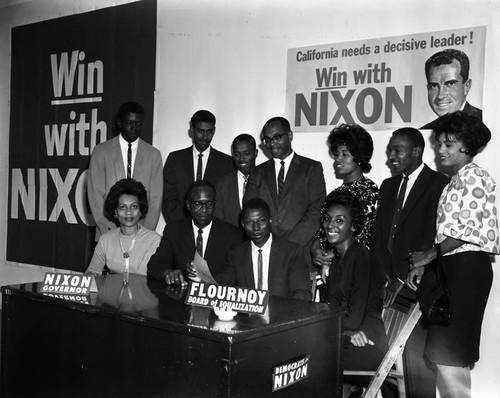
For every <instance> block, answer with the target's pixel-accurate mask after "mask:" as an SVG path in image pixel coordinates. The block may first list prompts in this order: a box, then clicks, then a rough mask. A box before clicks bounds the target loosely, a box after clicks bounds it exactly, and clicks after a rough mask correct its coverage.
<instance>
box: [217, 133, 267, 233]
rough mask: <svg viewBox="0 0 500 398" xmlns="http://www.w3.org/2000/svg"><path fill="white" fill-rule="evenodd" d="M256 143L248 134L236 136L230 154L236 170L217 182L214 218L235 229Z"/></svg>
mask: <svg viewBox="0 0 500 398" xmlns="http://www.w3.org/2000/svg"><path fill="white" fill-rule="evenodd" d="M258 152H259V151H258V149H257V143H256V142H255V138H253V137H252V136H251V135H249V134H240V135H238V136H237V137H236V138H235V139H234V140H233V143H232V145H231V154H232V155H233V162H234V165H235V166H236V169H237V170H234V171H232V172H230V173H229V174H226V175H225V176H223V177H221V178H220V179H219V181H217V185H216V186H215V188H216V190H217V207H216V208H215V216H216V217H218V218H220V219H221V220H224V221H226V222H228V223H230V224H233V225H235V226H237V227H239V226H240V225H241V223H240V213H241V206H242V204H243V195H244V194H245V190H246V185H247V182H248V178H249V176H250V174H251V173H252V172H253V170H254V169H255V159H256V158H257V153H258Z"/></svg>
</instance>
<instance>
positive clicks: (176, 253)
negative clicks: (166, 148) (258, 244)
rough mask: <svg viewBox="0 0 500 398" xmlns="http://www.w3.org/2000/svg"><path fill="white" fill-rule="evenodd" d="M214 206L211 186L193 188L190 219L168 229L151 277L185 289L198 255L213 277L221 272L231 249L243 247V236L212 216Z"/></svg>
mask: <svg viewBox="0 0 500 398" xmlns="http://www.w3.org/2000/svg"><path fill="white" fill-rule="evenodd" d="M215 205H216V192H215V188H214V186H213V185H212V184H211V183H209V182H208V181H203V180H200V181H195V182H194V183H193V184H191V186H190V187H189V190H188V194H187V199H186V207H187V208H188V210H189V214H190V218H189V219H185V220H177V221H174V222H171V223H168V224H167V225H166V226H165V229H164V231H163V237H162V238H161V241H160V246H159V247H158V249H157V250H156V253H155V254H153V256H152V257H151V259H150V260H149V263H148V271H147V275H148V276H149V277H152V278H155V279H158V280H164V281H165V282H166V283H167V284H169V285H186V284H187V283H186V280H187V279H186V277H187V275H186V268H187V267H188V266H189V265H190V264H191V263H192V261H193V260H194V256H195V252H196V251H198V252H199V254H200V256H201V257H203V258H204V259H205V260H206V262H207V263H208V268H209V270H210V273H211V274H212V275H217V274H219V273H220V272H222V269H223V267H224V263H225V262H226V261H227V252H228V250H229V248H230V247H231V246H233V245H235V244H237V243H240V242H241V241H242V236H241V233H240V230H239V229H238V228H236V227H235V226H233V225H231V224H228V223H226V222H224V221H221V220H219V219H217V218H215V217H214V216H213V215H214V210H215ZM200 231H201V232H200ZM198 235H201V243H200V245H198V243H199V240H198Z"/></svg>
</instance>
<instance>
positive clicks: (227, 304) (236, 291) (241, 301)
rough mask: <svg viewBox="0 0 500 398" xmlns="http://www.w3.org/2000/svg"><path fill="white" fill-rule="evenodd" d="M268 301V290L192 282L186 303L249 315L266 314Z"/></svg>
mask: <svg viewBox="0 0 500 398" xmlns="http://www.w3.org/2000/svg"><path fill="white" fill-rule="evenodd" d="M268 301H269V292H268V291H266V290H258V289H249V288H245V287H234V286H223V285H214V284H211V283H203V282H193V281H191V282H189V287H188V294H187V295H186V300H185V301H184V303H185V304H189V305H196V306H201V307H210V308H213V307H218V308H222V309H228V310H232V311H235V312H246V313H248V314H264V313H265V312H266V309H267V303H268Z"/></svg>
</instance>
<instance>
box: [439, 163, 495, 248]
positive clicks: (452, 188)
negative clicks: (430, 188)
mask: <svg viewBox="0 0 500 398" xmlns="http://www.w3.org/2000/svg"><path fill="white" fill-rule="evenodd" d="M495 201H496V183H495V181H493V179H492V178H491V176H490V174H489V173H488V172H487V171H486V170H484V169H483V168H482V167H479V166H478V165H476V164H475V163H468V164H466V165H465V166H464V167H462V168H461V169H460V170H459V171H458V173H457V174H455V175H454V176H453V177H452V178H451V181H450V182H449V183H448V185H447V186H446V187H444V189H443V193H442V194H441V198H440V199H439V204H438V210H437V222H436V227H437V228H436V230H437V234H436V242H437V243H441V242H442V241H443V240H445V239H446V237H451V238H454V239H458V240H461V241H465V242H466V243H464V244H463V245H462V246H460V247H458V248H456V249H455V250H452V251H450V252H448V253H446V254H445V255H451V254H455V253H460V252H465V251H483V252H487V253H493V254H499V253H500V241H499V232H498V218H497V208H496V205H495Z"/></svg>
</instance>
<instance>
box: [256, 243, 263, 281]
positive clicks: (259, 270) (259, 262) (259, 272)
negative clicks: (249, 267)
mask: <svg viewBox="0 0 500 398" xmlns="http://www.w3.org/2000/svg"><path fill="white" fill-rule="evenodd" d="M262 268H263V266H262V249H259V256H258V258H257V289H261V290H262V285H263V282H262Z"/></svg>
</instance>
